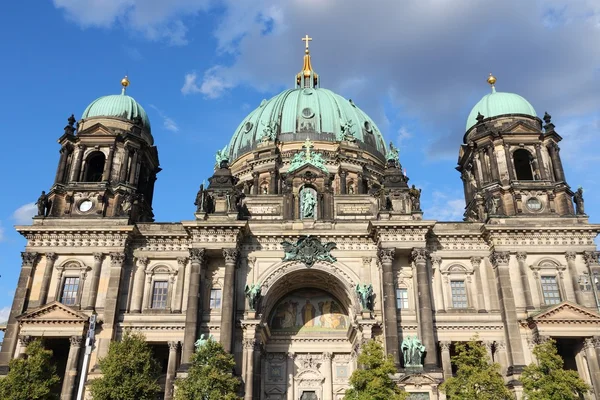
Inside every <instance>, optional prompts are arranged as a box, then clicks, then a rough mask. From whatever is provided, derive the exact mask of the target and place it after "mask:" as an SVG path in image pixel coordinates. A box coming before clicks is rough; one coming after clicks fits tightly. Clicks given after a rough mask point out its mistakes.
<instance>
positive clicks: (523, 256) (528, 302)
mask: <svg viewBox="0 0 600 400" xmlns="http://www.w3.org/2000/svg"><path fill="white" fill-rule="evenodd" d="M526 260H527V253H525V252H518V253H517V261H518V262H519V275H520V278H521V285H522V286H523V295H524V297H525V308H526V309H527V310H533V309H534V307H533V299H532V297H531V285H529V278H528V277H527V264H526V263H525V261H526Z"/></svg>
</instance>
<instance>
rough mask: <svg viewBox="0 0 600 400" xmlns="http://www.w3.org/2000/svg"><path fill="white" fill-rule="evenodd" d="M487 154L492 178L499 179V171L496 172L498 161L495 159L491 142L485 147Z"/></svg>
mask: <svg viewBox="0 0 600 400" xmlns="http://www.w3.org/2000/svg"><path fill="white" fill-rule="evenodd" d="M487 154H488V158H489V160H490V167H491V170H492V179H493V180H494V181H499V180H500V173H499V172H498V162H497V161H496V152H495V149H494V144H493V143H492V144H490V145H489V146H488V147H487Z"/></svg>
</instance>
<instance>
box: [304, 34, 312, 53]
mask: <svg viewBox="0 0 600 400" xmlns="http://www.w3.org/2000/svg"><path fill="white" fill-rule="evenodd" d="M311 40H312V38H311V37H308V35H306V36H304V37H303V38H302V41H303V42H304V43H306V51H308V42H310V41H311Z"/></svg>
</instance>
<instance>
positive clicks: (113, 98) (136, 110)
mask: <svg viewBox="0 0 600 400" xmlns="http://www.w3.org/2000/svg"><path fill="white" fill-rule="evenodd" d="M94 117H114V118H122V119H127V120H133V119H134V118H136V117H140V118H141V119H142V125H143V126H144V127H145V128H146V129H147V130H148V133H151V129H150V119H148V114H146V111H145V110H144V108H143V107H142V106H141V105H140V104H139V103H138V102H137V101H135V99H134V98H133V97H130V96H127V95H126V94H125V93H122V94H114V95H110V96H103V97H100V98H98V99H96V100H94V101H92V102H91V103H90V105H89V106H87V108H86V109H85V111H84V112H83V115H82V116H81V118H82V119H88V118H94Z"/></svg>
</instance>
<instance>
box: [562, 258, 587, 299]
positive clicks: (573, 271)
mask: <svg viewBox="0 0 600 400" xmlns="http://www.w3.org/2000/svg"><path fill="white" fill-rule="evenodd" d="M565 258H566V259H567V267H568V268H569V275H570V276H571V283H572V285H573V291H574V292H575V301H577V304H579V305H582V306H585V305H586V303H587V302H586V300H585V294H584V293H583V292H582V291H581V290H579V274H578V273H577V265H576V264H575V260H576V259H577V253H575V252H574V251H567V252H566V253H565ZM590 283H591V284H592V285H593V277H590Z"/></svg>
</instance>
